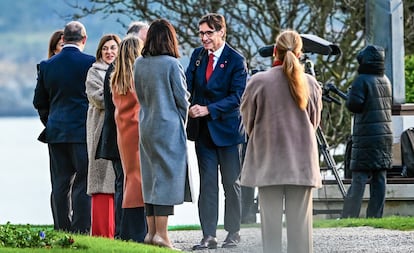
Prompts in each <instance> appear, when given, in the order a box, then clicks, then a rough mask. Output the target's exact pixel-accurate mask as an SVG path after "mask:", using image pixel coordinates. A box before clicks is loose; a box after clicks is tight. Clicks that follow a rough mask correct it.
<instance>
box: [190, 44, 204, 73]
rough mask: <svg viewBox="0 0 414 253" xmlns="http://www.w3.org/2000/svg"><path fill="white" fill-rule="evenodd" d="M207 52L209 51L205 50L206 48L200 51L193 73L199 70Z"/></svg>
mask: <svg viewBox="0 0 414 253" xmlns="http://www.w3.org/2000/svg"><path fill="white" fill-rule="evenodd" d="M206 52H207V50H205V49H204V48H202V49H201V50H200V53H198V56H197V60H196V61H195V68H194V70H193V71H195V70H196V69H197V67H198V66H200V63H201V59H203V56H204V54H205V53H206Z"/></svg>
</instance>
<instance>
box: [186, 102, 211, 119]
mask: <svg viewBox="0 0 414 253" xmlns="http://www.w3.org/2000/svg"><path fill="white" fill-rule="evenodd" d="M208 114H210V112H209V111H208V108H207V106H202V105H197V104H196V105H193V106H191V107H190V109H189V110H188V115H189V116H190V117H191V118H200V117H204V116H206V115H208Z"/></svg>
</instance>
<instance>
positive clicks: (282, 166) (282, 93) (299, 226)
mask: <svg viewBox="0 0 414 253" xmlns="http://www.w3.org/2000/svg"><path fill="white" fill-rule="evenodd" d="M274 50H275V52H274V56H275V61H274V64H273V67H272V68H271V69H269V70H267V71H263V72H259V73H257V74H255V75H254V76H252V77H251V78H250V80H249V81H248V83H247V86H246V90H245V92H244V94H243V96H242V102H241V107H240V110H241V115H242V119H243V124H244V128H245V130H246V133H247V135H248V137H249V142H248V144H247V150H246V156H245V160H244V164H243V169H242V172H241V184H242V185H244V186H249V187H258V189H259V199H260V217H261V224H262V241H263V252H264V253H269V252H282V227H283V223H282V216H283V213H285V215H286V229H287V240H288V243H287V252H295V253H305V252H313V243H312V218H313V217H312V188H315V187H321V186H322V181H321V177H320V172H319V155H318V145H317V142H316V137H315V134H316V129H317V127H318V125H319V122H320V115H321V110H322V91H321V88H320V86H319V84H318V82H317V80H316V79H315V78H314V77H313V76H311V75H309V74H306V73H305V72H304V68H303V66H302V65H301V63H300V61H299V57H300V56H301V50H302V39H301V37H300V35H299V34H298V33H297V32H296V31H293V30H286V31H283V32H281V33H280V34H279V35H278V36H277V38H276V44H275V47H274Z"/></svg>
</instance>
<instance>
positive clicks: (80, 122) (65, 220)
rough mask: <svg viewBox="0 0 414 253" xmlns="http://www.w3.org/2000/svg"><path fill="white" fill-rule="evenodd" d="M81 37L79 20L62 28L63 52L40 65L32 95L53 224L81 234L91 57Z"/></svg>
mask: <svg viewBox="0 0 414 253" xmlns="http://www.w3.org/2000/svg"><path fill="white" fill-rule="evenodd" d="M86 40H87V35H86V29H85V27H84V26H83V24H82V23H80V22H78V21H71V22H69V23H68V24H67V25H66V26H65V29H64V34H63V41H64V44H65V45H64V47H63V49H62V51H61V52H60V53H59V54H57V55H55V56H54V57H52V58H50V59H48V60H46V61H42V62H41V63H40V64H39V69H38V78H37V85H36V89H35V93H34V98H33V105H34V107H35V108H36V109H37V111H38V113H39V116H40V120H41V121H42V123H43V124H44V125H45V129H44V131H43V132H42V133H41V134H40V136H39V138H38V139H39V140H40V141H42V142H45V143H48V148H49V158H50V178H51V183H52V194H51V205H52V213H53V219H54V221H53V222H54V228H55V229H56V230H65V231H70V232H80V233H88V231H89V230H90V224H91V216H90V212H91V202H90V197H89V196H88V195H87V194H86V182H87V180H86V178H87V169H88V156H87V149H86V114H87V109H88V99H87V96H86V93H85V80H86V75H87V72H88V70H89V68H90V67H91V66H92V63H94V62H95V57H93V56H90V55H87V54H84V53H82V51H83V49H84V47H85V43H86Z"/></svg>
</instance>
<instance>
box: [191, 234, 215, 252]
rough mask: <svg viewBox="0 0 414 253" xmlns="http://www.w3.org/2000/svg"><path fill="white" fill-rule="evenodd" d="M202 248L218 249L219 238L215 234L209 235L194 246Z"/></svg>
mask: <svg viewBox="0 0 414 253" xmlns="http://www.w3.org/2000/svg"><path fill="white" fill-rule="evenodd" d="M202 249H217V239H216V237H214V236H211V235H208V236H205V237H204V238H203V239H201V241H200V244H196V245H194V246H193V250H202Z"/></svg>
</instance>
